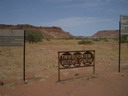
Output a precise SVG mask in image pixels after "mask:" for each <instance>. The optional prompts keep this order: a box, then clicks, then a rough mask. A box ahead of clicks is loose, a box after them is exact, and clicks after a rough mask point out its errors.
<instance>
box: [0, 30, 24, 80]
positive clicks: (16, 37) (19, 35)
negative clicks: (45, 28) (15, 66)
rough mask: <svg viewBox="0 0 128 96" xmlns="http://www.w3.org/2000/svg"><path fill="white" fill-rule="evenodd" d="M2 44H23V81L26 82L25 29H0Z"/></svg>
mask: <svg viewBox="0 0 128 96" xmlns="http://www.w3.org/2000/svg"><path fill="white" fill-rule="evenodd" d="M0 46H23V81H24V82H25V31H24V30H0Z"/></svg>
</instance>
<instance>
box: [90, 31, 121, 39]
mask: <svg viewBox="0 0 128 96" xmlns="http://www.w3.org/2000/svg"><path fill="white" fill-rule="evenodd" d="M118 36H119V30H102V31H98V32H97V33H95V34H94V35H92V36H91V37H93V38H118Z"/></svg>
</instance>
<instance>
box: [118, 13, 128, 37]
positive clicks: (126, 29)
mask: <svg viewBox="0 0 128 96" xmlns="http://www.w3.org/2000/svg"><path fill="white" fill-rule="evenodd" d="M120 21H121V34H122V35H125V34H128V15H127V16H120Z"/></svg>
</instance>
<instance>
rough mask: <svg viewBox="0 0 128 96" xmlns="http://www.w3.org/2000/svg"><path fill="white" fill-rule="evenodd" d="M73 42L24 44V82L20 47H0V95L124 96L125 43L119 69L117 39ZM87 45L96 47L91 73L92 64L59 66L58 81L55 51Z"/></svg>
mask: <svg viewBox="0 0 128 96" xmlns="http://www.w3.org/2000/svg"><path fill="white" fill-rule="evenodd" d="M77 42H78V41H77V40H76V41H73V40H58V41H55V40H51V41H44V42H42V43H38V44H27V45H26V51H27V52H26V83H25V84H24V82H23V80H22V60H20V58H22V53H23V52H20V50H22V48H21V47H15V50H14V48H12V47H11V48H7V47H0V50H1V53H0V54H1V55H0V57H1V58H0V63H1V64H0V81H3V82H4V85H0V96H128V83H127V81H128V61H127V60H128V56H127V53H128V49H127V47H126V46H125V45H122V46H123V48H124V49H123V51H122V54H123V55H122V61H121V64H122V65H121V72H120V73H119V72H118V42H115V41H109V42H102V41H100V42H95V44H91V45H78V44H77ZM88 49H89V50H96V61H95V62H96V70H95V74H93V71H92V67H86V68H78V69H66V70H61V81H60V82H58V72H57V52H58V51H62V50H64V51H66V50H88ZM12 53H15V54H12ZM9 54H11V55H9ZM16 57H17V58H16ZM7 58H8V59H7ZM14 58H16V59H14ZM18 58H19V59H18Z"/></svg>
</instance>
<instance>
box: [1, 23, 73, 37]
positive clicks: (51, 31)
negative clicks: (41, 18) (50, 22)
mask: <svg viewBox="0 0 128 96" xmlns="http://www.w3.org/2000/svg"><path fill="white" fill-rule="evenodd" d="M0 29H23V30H39V31H41V32H42V34H43V36H44V38H74V36H73V35H71V34H70V33H69V32H65V31H63V30H62V29H61V28H60V27H56V26H53V27H42V26H40V27H37V26H33V25H29V24H18V25H5V24H0Z"/></svg>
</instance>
